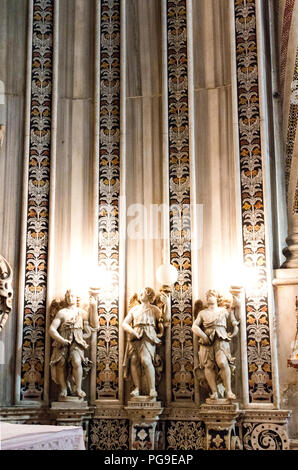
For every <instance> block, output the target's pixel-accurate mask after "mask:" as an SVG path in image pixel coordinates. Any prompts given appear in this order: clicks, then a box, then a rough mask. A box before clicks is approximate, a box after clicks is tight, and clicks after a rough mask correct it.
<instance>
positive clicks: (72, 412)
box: [51, 397, 93, 449]
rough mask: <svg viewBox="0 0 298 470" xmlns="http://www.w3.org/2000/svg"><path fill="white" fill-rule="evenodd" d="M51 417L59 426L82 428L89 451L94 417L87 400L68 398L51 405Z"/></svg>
mask: <svg viewBox="0 0 298 470" xmlns="http://www.w3.org/2000/svg"><path fill="white" fill-rule="evenodd" d="M51 415H52V416H53V418H54V419H55V421H56V425H57V426H81V427H82V428H83V431H84V440H85V445H86V449H88V434H89V433H88V426H89V420H90V418H91V417H92V415H93V409H92V408H89V406H88V402H87V401H86V400H82V399H79V398H78V397H66V399H64V400H63V401H55V402H53V403H51Z"/></svg>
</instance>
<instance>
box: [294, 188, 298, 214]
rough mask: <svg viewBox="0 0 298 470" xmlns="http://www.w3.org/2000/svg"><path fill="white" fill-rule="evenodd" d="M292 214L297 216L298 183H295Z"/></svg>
mask: <svg viewBox="0 0 298 470" xmlns="http://www.w3.org/2000/svg"><path fill="white" fill-rule="evenodd" d="M293 213H294V214H298V181H297V183H296V191H295V197H294V205H293Z"/></svg>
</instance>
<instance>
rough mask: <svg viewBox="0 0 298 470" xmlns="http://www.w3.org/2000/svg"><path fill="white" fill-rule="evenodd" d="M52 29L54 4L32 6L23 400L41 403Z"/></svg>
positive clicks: (48, 0)
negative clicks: (36, 400) (34, 400)
mask: <svg viewBox="0 0 298 470" xmlns="http://www.w3.org/2000/svg"><path fill="white" fill-rule="evenodd" d="M53 28H54V0H34V1H33V45H32V86H31V93H32V95H31V120H30V149H29V174H28V215H27V241H26V272H25V293H24V329H23V346H22V372H21V394H22V398H23V399H38V400H40V399H42V394H43V387H44V355H45V318H46V286H47V249H48V228H49V185H50V184H49V182H50V154H51V118H52V104H51V101H52V74H53V72H52V68H53Z"/></svg>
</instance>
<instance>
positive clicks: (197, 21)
mask: <svg viewBox="0 0 298 470" xmlns="http://www.w3.org/2000/svg"><path fill="white" fill-rule="evenodd" d="M229 3H230V2H229V0H220V1H218V0H193V2H192V9H193V41H194V55H193V60H194V87H195V89H197V88H203V89H204V88H216V87H219V86H223V85H229V84H230V83H231V59H230V30H229V29H230V22H229Z"/></svg>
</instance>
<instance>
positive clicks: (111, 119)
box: [96, 0, 120, 398]
mask: <svg viewBox="0 0 298 470" xmlns="http://www.w3.org/2000/svg"><path fill="white" fill-rule="evenodd" d="M100 21H101V24H100V28H101V34H100V110H99V112H100V137H99V138H100V144H99V147H100V149H99V221H98V229H99V246H98V258H99V259H98V261H99V265H100V267H102V268H103V269H104V270H105V272H106V275H107V279H108V280H109V285H112V288H108V289H107V290H106V292H105V293H104V295H103V296H101V299H100V302H99V321H100V329H99V333H98V342H97V380H96V382H97V387H96V389H97V397H98V398H117V397H118V364H119V337H118V326H119V320H118V314H119V199H120V0H102V2H101V19H100Z"/></svg>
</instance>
